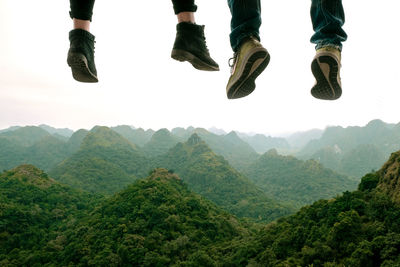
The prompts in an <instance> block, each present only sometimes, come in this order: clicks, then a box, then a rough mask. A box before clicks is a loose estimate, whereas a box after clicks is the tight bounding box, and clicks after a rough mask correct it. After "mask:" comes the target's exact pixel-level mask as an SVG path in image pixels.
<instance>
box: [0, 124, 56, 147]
mask: <svg viewBox="0 0 400 267" xmlns="http://www.w3.org/2000/svg"><path fill="white" fill-rule="evenodd" d="M46 136H50V134H49V133H48V132H47V131H45V130H43V129H41V128H39V127H36V126H26V127H20V128H18V129H16V130H14V131H7V132H3V133H0V138H5V139H7V140H9V141H10V142H13V143H15V144H18V145H20V146H31V145H34V144H35V143H37V142H39V141H40V140H41V139H43V138H44V137H46Z"/></svg>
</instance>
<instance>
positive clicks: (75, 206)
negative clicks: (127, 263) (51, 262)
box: [0, 165, 100, 266]
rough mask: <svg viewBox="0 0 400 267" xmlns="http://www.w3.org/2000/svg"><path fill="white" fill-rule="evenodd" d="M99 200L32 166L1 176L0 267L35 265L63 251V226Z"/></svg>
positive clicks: (90, 208)
mask: <svg viewBox="0 0 400 267" xmlns="http://www.w3.org/2000/svg"><path fill="white" fill-rule="evenodd" d="M99 200H100V198H99V197H96V196H92V195H89V194H87V193H83V192H80V191H76V190H73V189H71V188H68V187H66V186H64V185H61V184H59V183H57V182H56V181H54V180H53V179H51V178H49V177H48V176H47V174H46V173H44V172H43V171H41V170H39V169H37V168H36V167H34V166H32V165H21V166H18V167H17V168H15V169H12V170H10V171H7V172H4V173H1V174H0V266H34V265H35V263H36V264H37V263H40V262H42V261H46V260H48V259H49V258H51V257H52V256H54V254H55V253H56V252H58V251H59V250H62V249H63V246H64V245H65V236H64V235H63V234H62V233H61V231H62V230H63V229H65V227H66V226H68V225H69V224H71V223H73V222H74V221H76V220H77V219H79V218H81V217H82V216H83V214H84V213H87V212H88V211H89V210H92V209H93V207H94V205H95V204H96V203H97V202H98V201H99Z"/></svg>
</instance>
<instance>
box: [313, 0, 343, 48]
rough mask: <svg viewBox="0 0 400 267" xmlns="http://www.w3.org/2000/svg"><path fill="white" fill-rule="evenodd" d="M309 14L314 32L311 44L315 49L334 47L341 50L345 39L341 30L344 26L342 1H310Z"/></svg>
mask: <svg viewBox="0 0 400 267" xmlns="http://www.w3.org/2000/svg"><path fill="white" fill-rule="evenodd" d="M310 12H311V21H312V24H313V28H314V31H315V33H314V35H313V36H312V37H311V42H312V43H314V44H316V47H315V48H316V49H318V48H321V47H324V46H336V47H338V48H339V49H340V50H342V42H344V41H346V39H347V34H346V33H345V32H344V30H343V29H342V26H343V24H344V10H343V5H342V0H312V2H311V11H310Z"/></svg>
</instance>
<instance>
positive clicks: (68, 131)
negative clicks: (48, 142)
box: [39, 124, 74, 138]
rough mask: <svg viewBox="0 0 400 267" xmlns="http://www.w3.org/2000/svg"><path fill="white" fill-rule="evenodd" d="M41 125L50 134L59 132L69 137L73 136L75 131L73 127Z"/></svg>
mask: <svg viewBox="0 0 400 267" xmlns="http://www.w3.org/2000/svg"><path fill="white" fill-rule="evenodd" d="M39 127H40V128H42V129H43V130H45V131H47V132H48V133H49V134H52V135H54V134H59V135H61V136H64V137H67V138H69V137H71V135H72V134H73V133H74V131H72V130H71V129H68V128H61V129H58V128H54V127H51V126H49V125H46V124H41V125H39Z"/></svg>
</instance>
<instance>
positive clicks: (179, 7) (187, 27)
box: [171, 0, 219, 71]
mask: <svg viewBox="0 0 400 267" xmlns="http://www.w3.org/2000/svg"><path fill="white" fill-rule="evenodd" d="M172 3H173V7H174V11H175V14H176V15H177V19H178V24H177V25H176V38H175V42H174V46H173V49H172V52H171V57H172V58H173V59H175V60H178V61H188V62H190V63H191V64H192V65H193V67H195V68H196V69H199V70H206V71H217V70H219V66H218V64H217V63H216V62H215V61H214V60H213V59H212V58H211V56H210V53H209V51H208V48H207V45H206V39H205V36H204V25H197V24H196V23H195V16H194V12H196V10H197V6H196V5H195V3H194V0H172Z"/></svg>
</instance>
